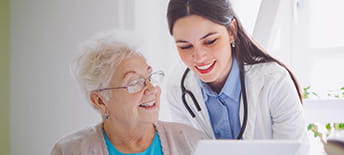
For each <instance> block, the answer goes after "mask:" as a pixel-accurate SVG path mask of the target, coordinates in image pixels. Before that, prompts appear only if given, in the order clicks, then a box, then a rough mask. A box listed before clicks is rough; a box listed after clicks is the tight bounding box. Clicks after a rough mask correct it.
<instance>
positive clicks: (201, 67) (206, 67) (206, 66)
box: [196, 63, 212, 70]
mask: <svg viewBox="0 0 344 155" xmlns="http://www.w3.org/2000/svg"><path fill="white" fill-rule="evenodd" d="M211 65H212V63H211V64H209V65H204V66H196V67H197V68H198V69H201V70H206V69H208V68H209V67H210V66H211Z"/></svg>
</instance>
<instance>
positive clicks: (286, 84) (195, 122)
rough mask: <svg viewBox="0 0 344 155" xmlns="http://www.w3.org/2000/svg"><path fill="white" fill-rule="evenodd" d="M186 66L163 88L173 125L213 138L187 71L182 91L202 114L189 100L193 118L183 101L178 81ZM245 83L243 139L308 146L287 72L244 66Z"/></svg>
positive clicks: (270, 65) (275, 66) (269, 66)
mask: <svg viewBox="0 0 344 155" xmlns="http://www.w3.org/2000/svg"><path fill="white" fill-rule="evenodd" d="M185 68H186V67H185V65H179V66H177V67H176V68H175V69H174V70H173V71H172V73H173V76H170V77H169V79H168V81H167V84H166V96H167V100H168V103H169V107H170V111H171V112H172V113H171V118H172V120H173V121H176V122H180V123H183V124H187V125H191V126H193V127H195V128H197V129H199V130H201V131H203V132H204V133H206V134H207V135H208V136H209V138H214V137H215V136H214V132H213V130H212V126H211V123H210V119H209V115H208V111H207V108H206V105H205V103H204V100H203V96H202V92H201V88H200V86H199V82H198V81H197V79H196V75H195V74H194V73H193V72H192V71H190V72H189V73H188V76H187V78H186V79H185V84H184V85H185V88H186V89H188V90H191V91H192V92H193V94H194V95H195V97H196V99H197V101H198V103H199V104H200V106H201V108H202V111H201V112H197V111H196V108H195V106H194V104H193V102H192V100H191V98H186V100H187V103H188V105H189V106H190V107H191V109H192V110H193V112H194V113H195V114H196V118H192V117H191V115H190V114H189V112H188V111H187V110H186V108H185V106H184V105H183V101H182V97H181V96H182V91H181V85H180V83H181V77H182V75H183V73H184V71H185ZM245 77H246V79H245V83H246V92H247V102H248V121H247V126H246V130H245V132H244V134H243V139H289V140H300V141H301V142H302V143H304V144H308V140H309V139H308V135H307V130H306V124H305V121H304V116H303V109H302V104H301V103H300V101H299V98H298V95H297V92H296V89H295V86H294V84H293V81H292V80H291V77H290V76H289V74H288V72H287V70H286V69H284V68H283V67H281V66H280V65H278V64H277V63H260V64H255V65H246V66H245ZM242 101H243V100H242V99H241V103H240V122H241V123H242V122H243V116H244V111H243V102H242Z"/></svg>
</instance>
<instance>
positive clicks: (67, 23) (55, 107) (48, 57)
mask: <svg viewBox="0 0 344 155" xmlns="http://www.w3.org/2000/svg"><path fill="white" fill-rule="evenodd" d="M10 3H11V4H10V6H11V8H10V10H11V34H10V36H11V63H10V65H11V83H10V88H11V91H10V93H11V97H10V100H11V105H10V109H11V110H10V132H11V133H10V136H11V154H13V155H19V154H27V155H43V154H49V152H50V149H51V147H52V145H53V144H54V143H55V142H56V141H57V140H58V138H60V137H61V136H63V135H65V134H66V133H69V132H71V131H75V130H77V129H79V128H82V127H85V126H86V125H92V124H94V123H97V122H99V121H100V116H99V114H98V113H97V112H96V111H95V110H94V109H93V108H92V107H91V106H90V105H89V103H87V101H86V100H85V99H84V98H83V96H81V95H80V92H79V89H78V86H77V84H76V82H75V81H74V80H73V79H72V77H71V74H70V72H69V65H70V63H71V61H72V59H73V58H74V56H75V55H76V53H77V52H76V51H77V48H78V45H79V43H80V42H82V41H83V40H85V39H87V38H89V37H90V36H91V35H93V34H94V33H96V32H98V31H104V30H109V29H114V28H122V29H123V28H124V27H123V25H124V26H126V24H133V23H134V25H133V26H132V27H130V29H133V28H134V29H135V27H138V26H139V27H138V28H137V29H138V30H139V31H142V32H143V33H145V34H146V35H147V38H146V39H147V40H149V43H150V44H149V45H147V47H146V48H147V49H149V50H150V51H149V52H145V53H144V54H146V55H147V54H149V55H150V60H151V61H150V62H151V63H152V64H153V66H158V64H159V63H160V62H164V63H161V69H166V68H167V64H166V63H167V62H169V61H166V59H167V57H165V56H164V55H166V53H167V51H166V50H165V49H164V47H165V46H166V45H165V44H167V41H165V40H166V39H167V37H165V39H160V38H161V37H160V36H162V35H166V36H167V35H168V31H167V27H166V26H165V25H163V24H161V23H164V22H165V19H164V17H165V16H164V14H165V13H164V12H163V11H162V10H160V9H159V7H161V9H163V8H165V6H164V5H165V2H157V1H137V3H138V4H135V3H136V1H134V0H132V1H129V0H119V1H114V0H100V1H93V0H59V1H46V0H11V2H10ZM133 4H134V5H133ZM125 5H129V6H127V7H126V8H127V9H132V10H134V9H135V7H138V8H137V9H136V10H135V11H134V12H132V13H134V14H135V15H136V16H137V17H135V18H134V19H133V20H127V19H126V18H124V19H123V18H122V17H128V16H129V17H130V16H135V15H134V14H132V15H130V14H125V11H126V10H127V9H123V8H120V7H119V6H125ZM128 7H131V8H128ZM123 11H124V12H123ZM154 11H157V12H158V13H157V12H154ZM118 17H121V20H120V19H118ZM131 19H132V18H131ZM145 19H147V20H148V22H147V21H146V20H145ZM123 21H127V22H123ZM148 24H149V25H148ZM145 30H146V31H145ZM159 40H161V42H159ZM153 45H154V46H153ZM148 47H150V48H148ZM153 51H159V53H155V52H154V53H153ZM167 55H169V54H167ZM154 60H156V61H154ZM172 61H173V60H172ZM162 109H163V110H164V108H162ZM165 113H166V112H165ZM164 117H165V119H166V118H167V117H168V116H162V118H164Z"/></svg>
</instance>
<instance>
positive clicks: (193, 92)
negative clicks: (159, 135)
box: [167, 0, 308, 142]
mask: <svg viewBox="0 0 344 155" xmlns="http://www.w3.org/2000/svg"><path fill="white" fill-rule="evenodd" d="M167 19H168V25H169V31H170V34H171V35H172V36H173V37H174V39H175V43H176V46H177V49H178V53H179V56H180V58H181V59H182V61H183V62H184V63H185V65H186V66H187V67H185V66H181V67H177V68H176V70H175V72H173V73H174V74H175V75H174V77H170V79H169V81H168V84H167V88H168V90H167V91H168V92H167V98H168V102H169V104H170V107H171V111H172V118H173V119H174V121H177V122H181V123H184V124H188V125H191V126H193V127H195V128H197V129H199V130H202V131H203V132H204V133H206V134H207V135H208V136H209V137H210V138H216V139H291V140H301V141H302V142H307V141H308V138H307V131H306V125H305V121H304V116H303V109H302V104H301V103H302V99H301V95H300V91H299V87H298V84H297V82H296V79H295V77H294V75H293V74H292V73H291V72H290V71H289V70H288V68H287V67H286V66H285V65H284V64H282V63H281V62H280V61H278V60H276V59H275V58H273V57H271V56H270V55H269V54H267V53H266V52H265V51H264V50H263V49H262V48H261V47H259V46H258V44H257V43H256V42H254V41H253V40H252V39H251V38H250V37H249V36H248V35H247V34H246V33H245V31H244V29H243V27H242V26H241V24H240V21H239V20H238V18H237V16H236V15H235V13H234V12H233V9H232V8H231V5H230V3H229V2H228V1H227V0H170V2H169V4H168V11H167Z"/></svg>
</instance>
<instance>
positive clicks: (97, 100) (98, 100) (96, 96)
mask: <svg viewBox="0 0 344 155" xmlns="http://www.w3.org/2000/svg"><path fill="white" fill-rule="evenodd" d="M89 99H90V101H91V102H92V104H93V105H94V106H95V107H96V108H97V109H98V110H99V111H102V112H103V111H105V109H106V107H105V103H104V97H102V95H101V94H100V93H99V92H97V91H91V92H90V94H89Z"/></svg>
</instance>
